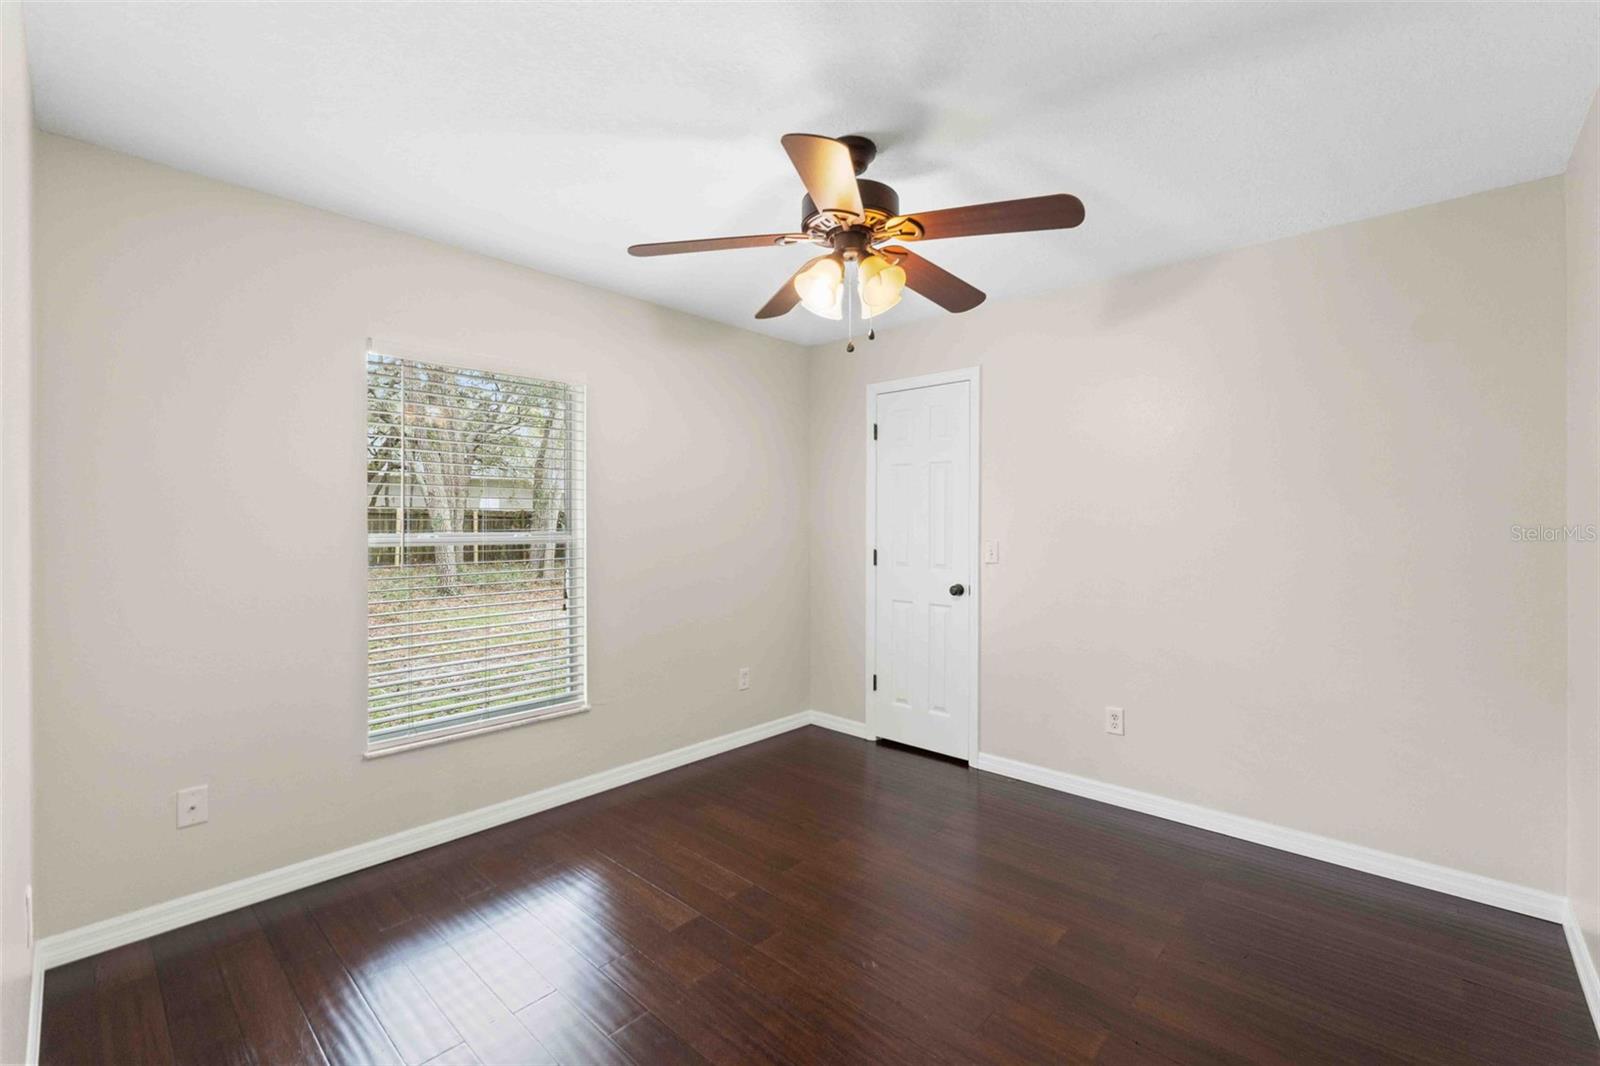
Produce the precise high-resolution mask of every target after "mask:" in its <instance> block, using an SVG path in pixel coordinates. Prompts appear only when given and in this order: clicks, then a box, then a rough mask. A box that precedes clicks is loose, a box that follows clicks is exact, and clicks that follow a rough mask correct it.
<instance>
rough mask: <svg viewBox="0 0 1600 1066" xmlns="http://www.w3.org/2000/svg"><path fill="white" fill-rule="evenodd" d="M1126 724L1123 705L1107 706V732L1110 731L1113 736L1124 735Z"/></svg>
mask: <svg viewBox="0 0 1600 1066" xmlns="http://www.w3.org/2000/svg"><path fill="white" fill-rule="evenodd" d="M1124 724H1125V723H1124V722H1123V718H1122V708H1121V707H1107V708H1106V732H1107V733H1110V734H1112V735H1113V736H1118V737H1120V736H1122V732H1123V726H1124Z"/></svg>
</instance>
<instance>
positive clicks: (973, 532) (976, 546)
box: [862, 366, 983, 766]
mask: <svg viewBox="0 0 1600 1066" xmlns="http://www.w3.org/2000/svg"><path fill="white" fill-rule="evenodd" d="M980 378H981V374H980V371H979V368H978V367H975V366H969V367H967V368H965V369H963V370H946V371H942V372H940V373H937V374H923V375H921V376H919V377H914V378H899V379H897V380H895V381H879V382H875V383H873V384H870V385H868V386H867V433H866V437H867V543H866V557H865V558H866V563H867V568H866V569H867V597H866V609H867V629H866V631H867V658H866V662H867V670H866V676H865V677H864V678H863V679H862V687H863V690H864V698H865V701H866V715H865V717H866V721H867V732H868V733H869V734H871V736H872V738H873V739H877V737H878V722H876V721H874V720H873V706H874V705H875V704H876V703H877V701H876V700H875V699H873V694H874V693H873V688H872V676H873V674H875V673H876V672H877V669H878V633H877V624H878V610H877V607H878V602H877V601H878V570H877V567H875V566H873V565H872V552H873V549H874V548H875V547H876V546H877V543H878V445H877V441H876V440H875V439H874V436H873V431H872V426H873V424H874V422H875V420H876V418H877V414H878V397H879V396H881V395H883V394H884V393H888V392H905V391H908V390H910V389H922V388H927V387H928V386H929V385H949V384H953V383H955V382H958V381H965V382H967V383H968V384H969V385H970V386H971V387H970V388H969V389H968V390H967V403H968V405H969V409H968V412H967V433H968V447H969V448H970V449H971V457H972V461H971V464H970V476H969V477H968V479H967V486H968V489H967V491H968V492H969V493H970V497H969V499H968V501H967V503H968V506H967V514H968V515H969V516H970V517H969V519H968V525H969V528H968V536H967V540H968V545H969V547H970V549H971V552H972V571H971V573H972V584H971V587H970V588H969V589H968V590H967V591H968V593H969V595H970V596H971V597H972V608H971V610H972V628H971V634H972V640H971V650H970V651H969V652H968V658H969V659H970V662H969V663H968V668H969V669H970V670H971V672H972V721H971V723H970V724H969V726H968V729H969V733H968V736H967V762H968V765H971V766H976V765H977V762H978V717H979V708H980V707H981V705H982V704H981V701H980V699H979V695H980V692H981V685H980V682H979V664H980V662H981V661H982V658H981V656H980V655H979V650H980V648H981V646H982V643H983V611H982V605H983V601H982V599H981V596H982V591H981V586H982V585H983V581H982V579H981V577H982V574H983V543H982V542H981V541H980V540H979V539H978V537H979V533H980V532H981V529H982V524H981V522H980V520H979V519H980V515H979V511H980V510H981V505H982V502H983V491H982V481H983V464H982V462H981V458H982V457H981V455H980V453H979V445H980V442H981V441H982V440H983V434H982V433H981V432H980V427H979V424H978V418H979V412H980V411H981V410H982V408H983V404H982V402H981V400H982V396H981V392H980Z"/></svg>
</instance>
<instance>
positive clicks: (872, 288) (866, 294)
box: [856, 255, 906, 316]
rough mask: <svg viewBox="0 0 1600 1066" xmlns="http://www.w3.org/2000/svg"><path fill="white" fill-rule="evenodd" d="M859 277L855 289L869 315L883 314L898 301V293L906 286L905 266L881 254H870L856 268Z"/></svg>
mask: <svg viewBox="0 0 1600 1066" xmlns="http://www.w3.org/2000/svg"><path fill="white" fill-rule="evenodd" d="M856 276H857V278H858V279H859V283H858V286H857V291H858V292H859V293H860V294H861V303H862V305H863V306H865V307H866V309H867V314H868V315H869V316H877V315H881V314H883V313H884V312H885V311H887V310H889V308H891V307H893V306H894V305H895V304H897V303H899V302H900V293H901V291H902V290H903V289H904V288H905V287H906V272H905V268H904V267H901V266H897V265H896V264H894V263H891V262H889V260H887V259H885V258H884V257H883V256H881V255H870V256H868V257H867V258H866V259H864V260H862V262H861V265H860V266H859V267H858V268H857V269H856Z"/></svg>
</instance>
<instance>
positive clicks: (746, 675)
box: [739, 666, 750, 692]
mask: <svg viewBox="0 0 1600 1066" xmlns="http://www.w3.org/2000/svg"><path fill="white" fill-rule="evenodd" d="M749 687H750V668H749V667H748V666H741V667H739V691H740V692H743V691H744V690H745V689H747V688H749Z"/></svg>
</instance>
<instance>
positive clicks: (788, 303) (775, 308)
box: [756, 255, 828, 318]
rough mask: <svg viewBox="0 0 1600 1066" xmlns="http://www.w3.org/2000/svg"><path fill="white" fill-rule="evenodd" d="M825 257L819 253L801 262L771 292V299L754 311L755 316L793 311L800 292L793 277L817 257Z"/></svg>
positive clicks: (765, 316) (779, 314)
mask: <svg viewBox="0 0 1600 1066" xmlns="http://www.w3.org/2000/svg"><path fill="white" fill-rule="evenodd" d="M826 258H828V257H827V256H825V255H819V256H815V257H813V258H811V259H807V260H806V261H805V262H804V263H801V264H800V269H799V270H796V271H795V272H794V273H793V274H790V275H789V278H788V280H787V281H785V282H784V283H783V284H782V285H781V286H780V287H779V288H778V291H777V292H775V293H773V294H772V299H770V300H768V301H767V302H766V303H765V304H763V305H762V307H761V310H759V311H757V312H756V317H757V318H778V317H779V316H781V315H786V314H788V313H789V312H790V311H793V310H794V308H795V305H796V304H798V303H799V302H800V293H799V290H797V289H796V288H795V287H794V279H795V278H798V277H799V276H800V275H801V274H802V273H803V272H804V271H805V269H806V268H807V267H809V266H810V265H811V264H812V263H815V262H816V261H817V260H818V259H826Z"/></svg>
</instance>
